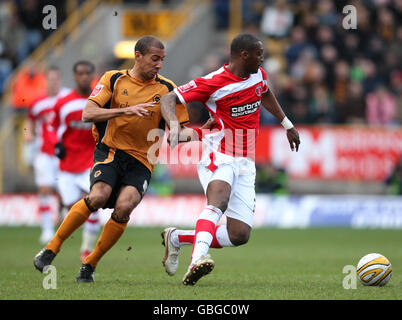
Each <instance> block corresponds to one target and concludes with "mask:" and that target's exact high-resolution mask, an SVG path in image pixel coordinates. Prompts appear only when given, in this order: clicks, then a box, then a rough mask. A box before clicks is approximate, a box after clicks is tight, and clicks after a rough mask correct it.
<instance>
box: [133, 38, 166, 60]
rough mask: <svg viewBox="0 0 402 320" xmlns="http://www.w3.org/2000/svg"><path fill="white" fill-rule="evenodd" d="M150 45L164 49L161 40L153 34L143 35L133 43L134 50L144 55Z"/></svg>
mask: <svg viewBox="0 0 402 320" xmlns="http://www.w3.org/2000/svg"><path fill="white" fill-rule="evenodd" d="M150 47H156V48H159V49H165V46H164V45H163V43H162V41H160V40H159V39H158V38H155V37H154V36H144V37H142V38H140V39H139V40H138V41H137V43H136V44H135V48H134V52H135V51H139V52H140V53H141V54H142V55H145V54H146V53H147V52H148V50H149V48H150Z"/></svg>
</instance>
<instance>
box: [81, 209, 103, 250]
mask: <svg viewBox="0 0 402 320" xmlns="http://www.w3.org/2000/svg"><path fill="white" fill-rule="evenodd" d="M99 229H100V224H99V219H98V211H95V212H93V213H91V215H90V216H89V218H88V220H87V221H85V223H84V230H83V231H82V244H81V252H83V251H86V250H87V251H92V250H93V249H94V248H95V244H96V240H97V239H98V233H99Z"/></svg>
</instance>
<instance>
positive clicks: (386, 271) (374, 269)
mask: <svg viewBox="0 0 402 320" xmlns="http://www.w3.org/2000/svg"><path fill="white" fill-rule="evenodd" d="M356 272H357V276H358V277H359V279H360V282H361V283H362V284H364V285H365V286H380V287H382V286H384V285H386V284H387V283H388V281H389V280H390V279H391V276H392V265H391V262H389V260H388V259H387V258H386V257H384V256H383V255H382V254H379V253H369V254H367V255H365V256H364V257H363V258H361V259H360V261H359V263H358V264H357V267H356Z"/></svg>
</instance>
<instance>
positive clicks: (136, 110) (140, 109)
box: [124, 102, 155, 117]
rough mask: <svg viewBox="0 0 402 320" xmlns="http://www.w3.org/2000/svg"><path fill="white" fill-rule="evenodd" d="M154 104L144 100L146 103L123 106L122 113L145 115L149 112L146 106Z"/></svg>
mask: <svg viewBox="0 0 402 320" xmlns="http://www.w3.org/2000/svg"><path fill="white" fill-rule="evenodd" d="M154 105H155V102H146V103H140V104H136V105H135V106H130V107H127V108H124V114H125V115H127V116H133V115H137V116H140V117H142V116H146V115H148V114H149V111H148V110H147V109H146V108H149V107H152V106H154Z"/></svg>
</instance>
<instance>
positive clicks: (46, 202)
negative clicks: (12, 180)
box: [34, 153, 58, 245]
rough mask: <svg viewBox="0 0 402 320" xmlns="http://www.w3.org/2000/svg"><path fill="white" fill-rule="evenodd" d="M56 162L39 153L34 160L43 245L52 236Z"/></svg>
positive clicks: (48, 156) (41, 241)
mask: <svg viewBox="0 0 402 320" xmlns="http://www.w3.org/2000/svg"><path fill="white" fill-rule="evenodd" d="M57 167H58V162H56V161H55V159H54V157H51V156H50V155H47V154H45V153H39V154H38V155H37V156H36V158H35V162H34V173H35V183H36V185H37V186H38V196H39V210H38V211H39V216H40V224H41V229H42V232H41V236H40V239H39V241H40V243H41V244H43V245H45V244H46V243H48V242H49V241H50V240H51V239H52V238H53V236H54V222H53V214H52V210H51V201H52V193H53V187H54V186H55V185H56V175H57Z"/></svg>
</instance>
